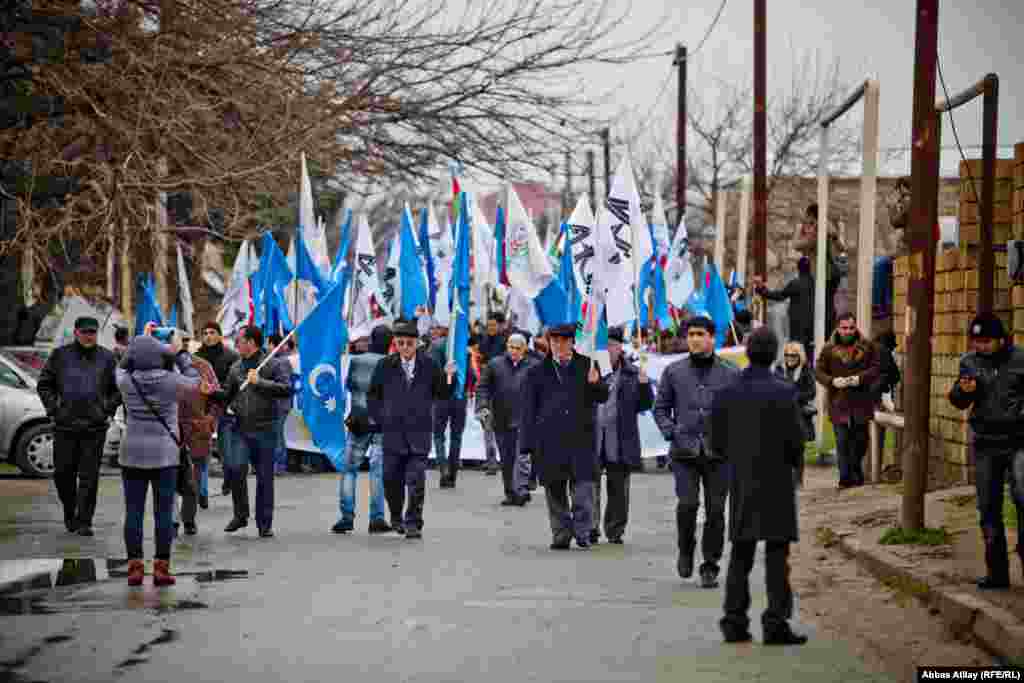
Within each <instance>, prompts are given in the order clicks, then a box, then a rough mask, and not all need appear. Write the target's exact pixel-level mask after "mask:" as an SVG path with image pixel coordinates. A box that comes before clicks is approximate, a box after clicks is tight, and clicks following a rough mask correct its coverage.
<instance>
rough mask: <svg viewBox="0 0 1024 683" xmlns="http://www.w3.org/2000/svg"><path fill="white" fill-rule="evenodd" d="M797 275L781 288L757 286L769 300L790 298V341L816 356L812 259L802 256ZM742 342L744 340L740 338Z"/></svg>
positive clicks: (811, 355)
mask: <svg viewBox="0 0 1024 683" xmlns="http://www.w3.org/2000/svg"><path fill="white" fill-rule="evenodd" d="M796 269H797V276H796V277H795V278H793V279H792V280H790V281H789V282H788V283H787V284H786V286H785V287H783V288H782V289H779V290H769V289H767V288H766V287H764V286H758V287H757V293H758V294H759V295H761V296H762V297H764V298H765V299H768V300H769V301H786V300H787V299H788V300H789V311H788V313H789V341H798V342H800V343H801V344H803V345H804V349H806V350H807V357H808V358H811V359H813V358H814V276H813V275H811V260H810V259H809V258H807V257H806V256H801V257H800V260H799V261H798V262H797V264H796ZM738 341H740V342H741V343H742V340H738Z"/></svg>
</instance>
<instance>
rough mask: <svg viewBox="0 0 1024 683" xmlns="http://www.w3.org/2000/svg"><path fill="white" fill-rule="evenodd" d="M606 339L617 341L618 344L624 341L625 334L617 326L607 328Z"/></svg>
mask: <svg viewBox="0 0 1024 683" xmlns="http://www.w3.org/2000/svg"><path fill="white" fill-rule="evenodd" d="M608 341H614V342H619V343H620V344H625V343H626V335H625V332H624V331H623V329H622V328H621V327H619V326H615V327H610V328H608Z"/></svg>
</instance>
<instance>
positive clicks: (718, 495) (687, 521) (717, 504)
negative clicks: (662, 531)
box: [672, 457, 729, 573]
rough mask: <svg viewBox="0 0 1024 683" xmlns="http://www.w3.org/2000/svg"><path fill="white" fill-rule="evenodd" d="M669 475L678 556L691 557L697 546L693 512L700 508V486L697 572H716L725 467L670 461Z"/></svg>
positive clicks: (704, 462)
mask: <svg viewBox="0 0 1024 683" xmlns="http://www.w3.org/2000/svg"><path fill="white" fill-rule="evenodd" d="M672 474H673V476H674V477H675V480H676V497H677V498H678V503H677V504H676V529H677V530H678V532H679V553H680V554H681V555H688V556H690V557H692V556H693V553H694V550H695V549H696V547H697V511H698V510H699V509H700V488H701V484H702V483H703V485H704V511H705V516H704V532H703V534H702V535H701V544H700V545H701V554H702V555H703V560H704V561H703V563H701V566H700V568H701V571H703V570H705V569H708V570H711V571H713V572H715V573H717V572H718V563H719V561H720V560H721V559H722V549H723V548H724V547H725V501H726V498H727V497H728V496H729V466H728V464H727V463H725V462H723V461H720V460H708V459H707V458H703V457H702V458H699V459H695V460H673V461H672Z"/></svg>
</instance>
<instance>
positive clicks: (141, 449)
mask: <svg viewBox="0 0 1024 683" xmlns="http://www.w3.org/2000/svg"><path fill="white" fill-rule="evenodd" d="M162 331H163V330H162V329H159V328H154V327H153V326H152V325H147V326H146V334H144V335H142V336H139V337H136V338H135V339H133V340H132V343H131V345H129V347H128V352H127V354H126V355H125V358H124V361H122V363H121V367H119V368H118V370H117V386H118V389H120V390H121V395H122V396H123V398H124V406H125V416H126V419H127V423H128V424H127V430H126V432H125V436H124V441H123V442H122V445H121V454H120V457H119V458H118V460H119V462H120V464H121V467H122V470H121V476H122V478H123V481H124V499H125V521H124V541H125V546H126V549H127V551H128V585H130V586H139V585H141V584H142V580H143V576H144V575H145V565H144V563H143V559H142V558H143V553H142V539H143V533H142V529H143V517H144V515H145V511H146V495H147V490H148V489H149V487H150V486H152V487H153V497H154V505H153V510H154V516H155V518H156V519H155V523H156V555H155V561H154V562H153V585H155V586H170V585H173V584H174V582H175V581H174V577H173V576H171V574H170V559H171V542H172V540H173V535H174V529H173V511H174V494H175V490H176V485H177V480H178V465H179V463H180V462H181V443H182V441H181V435H180V431H179V428H178V402H179V401H181V400H182V399H183V398H187V397H189V396H191V395H194V394H195V393H196V392H197V391H198V390H199V389H200V383H201V382H200V377H199V373H198V372H197V371H196V370H195V368H194V367H193V366H192V361H191V357H190V356H189V354H188V353H186V352H184V351H182V349H181V341H180V340H176V339H175V338H174V336H173V335H172V336H171V337H170V339H169V342H170V343H164V342H162V341H160V339H158V338H157V337H156V336H154V335H155V334H157V333H158V332H162ZM202 389H203V390H204V391H203V393H208V392H209V387H208V386H205V384H204V386H203V387H202Z"/></svg>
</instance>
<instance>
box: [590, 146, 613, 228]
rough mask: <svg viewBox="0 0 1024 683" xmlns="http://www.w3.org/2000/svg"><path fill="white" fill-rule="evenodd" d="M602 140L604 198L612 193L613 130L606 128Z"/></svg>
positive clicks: (595, 208)
mask: <svg viewBox="0 0 1024 683" xmlns="http://www.w3.org/2000/svg"><path fill="white" fill-rule="evenodd" d="M601 140H602V141H603V142H604V196H605V197H607V196H608V195H610V194H611V193H612V130H611V128H605V129H604V130H602V131H601ZM594 215H595V216H596V215H597V207H596V206H595V207H594Z"/></svg>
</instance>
